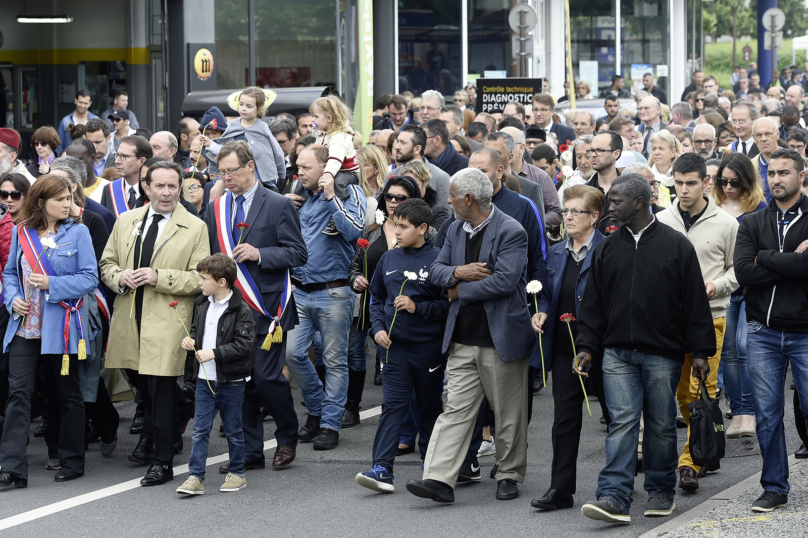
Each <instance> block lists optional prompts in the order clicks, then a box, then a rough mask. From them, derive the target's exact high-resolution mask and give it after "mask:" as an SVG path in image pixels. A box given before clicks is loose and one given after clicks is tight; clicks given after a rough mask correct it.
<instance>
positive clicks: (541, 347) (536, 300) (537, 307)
mask: <svg viewBox="0 0 808 538" xmlns="http://www.w3.org/2000/svg"><path fill="white" fill-rule="evenodd" d="M533 304H535V305H536V315H537V316H538V315H539V300H538V299H536V294H535V293H534V294H533ZM539 351H540V352H541V379H542V383H543V384H544V386H545V387H546V386H547V374H546V373H545V372H544V347H543V346H542V344H541V335H539Z"/></svg>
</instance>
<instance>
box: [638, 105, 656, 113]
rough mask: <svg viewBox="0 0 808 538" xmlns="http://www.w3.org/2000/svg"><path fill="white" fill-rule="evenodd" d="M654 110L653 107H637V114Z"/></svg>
mask: <svg viewBox="0 0 808 538" xmlns="http://www.w3.org/2000/svg"><path fill="white" fill-rule="evenodd" d="M655 108H656V107H655V106H638V107H637V112H645V111H646V110H653V109H655Z"/></svg>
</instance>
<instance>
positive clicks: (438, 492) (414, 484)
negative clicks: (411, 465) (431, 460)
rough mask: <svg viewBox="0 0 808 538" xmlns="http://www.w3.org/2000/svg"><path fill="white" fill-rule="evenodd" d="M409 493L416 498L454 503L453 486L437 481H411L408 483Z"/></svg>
mask: <svg viewBox="0 0 808 538" xmlns="http://www.w3.org/2000/svg"><path fill="white" fill-rule="evenodd" d="M407 491H409V492H410V493H412V494H413V495H415V496H416V497H421V498H422V499H432V500H433V501H435V502H439V503H453V502H454V490H453V489H452V488H451V486H449V484H444V483H443V482H439V481H437V480H410V481H409V482H407Z"/></svg>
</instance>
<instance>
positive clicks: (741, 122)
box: [730, 120, 749, 126]
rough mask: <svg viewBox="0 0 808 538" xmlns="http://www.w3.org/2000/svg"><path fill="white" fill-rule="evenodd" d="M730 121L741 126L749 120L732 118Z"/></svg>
mask: <svg viewBox="0 0 808 538" xmlns="http://www.w3.org/2000/svg"><path fill="white" fill-rule="evenodd" d="M730 123H732V125H742V126H743V125H746V124H747V123H749V120H732V121H731V122H730Z"/></svg>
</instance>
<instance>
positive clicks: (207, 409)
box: [188, 377, 246, 482]
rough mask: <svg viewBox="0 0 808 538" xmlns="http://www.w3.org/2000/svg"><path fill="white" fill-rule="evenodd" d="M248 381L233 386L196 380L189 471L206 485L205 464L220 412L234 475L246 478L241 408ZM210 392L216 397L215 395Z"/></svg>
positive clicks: (233, 383)
mask: <svg viewBox="0 0 808 538" xmlns="http://www.w3.org/2000/svg"><path fill="white" fill-rule="evenodd" d="M245 385H246V383H245V382H244V380H241V381H234V382H232V383H216V381H211V382H210V388H208V382H207V381H206V380H205V379H204V378H203V377H199V378H197V380H196V412H195V413H194V436H193V445H192V446H191V459H190V460H188V469H189V470H190V471H191V476H195V477H197V478H198V479H200V480H202V481H203V482H204V481H205V462H206V460H207V459H208V442H209V441H210V430H211V428H212V427H213V418H214V417H215V416H216V411H219V412H220V413H221V414H222V423H223V424H224V434H225V436H226V437H227V451H228V452H229V453H230V467H229V468H230V472H231V473H233V474H237V475H239V476H244V457H245V453H244V430H242V428H241V406H242V405H243V403H244V386H245ZM210 389H213V391H214V392H215V393H216V396H214V395H213V394H211V392H210Z"/></svg>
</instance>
